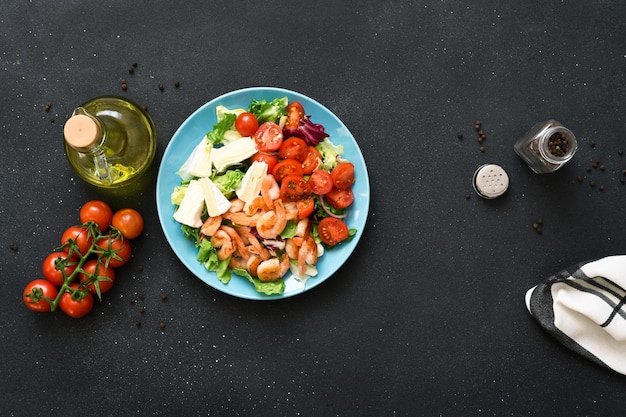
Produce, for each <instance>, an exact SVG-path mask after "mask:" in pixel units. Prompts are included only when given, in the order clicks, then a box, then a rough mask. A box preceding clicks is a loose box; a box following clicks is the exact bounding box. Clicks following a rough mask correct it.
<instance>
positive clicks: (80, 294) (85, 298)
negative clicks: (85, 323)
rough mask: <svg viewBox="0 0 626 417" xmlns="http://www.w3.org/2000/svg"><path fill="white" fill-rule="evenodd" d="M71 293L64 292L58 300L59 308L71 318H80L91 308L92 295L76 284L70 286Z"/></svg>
mask: <svg viewBox="0 0 626 417" xmlns="http://www.w3.org/2000/svg"><path fill="white" fill-rule="evenodd" d="M70 288H72V290H73V291H67V292H64V293H63V295H61V299H60V300H59V308H60V309H61V311H63V312H64V313H65V314H67V315H68V316H70V317H73V318H76V319H77V318H80V317H83V316H85V315H87V313H89V312H90V311H91V309H92V308H93V295H91V293H90V292H89V291H88V290H87V289H85V288H84V287H81V286H80V285H79V284H78V283H74V284H70Z"/></svg>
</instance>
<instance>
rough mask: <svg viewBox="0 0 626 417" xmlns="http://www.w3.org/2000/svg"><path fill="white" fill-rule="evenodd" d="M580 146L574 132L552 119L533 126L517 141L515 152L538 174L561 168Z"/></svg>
mask: <svg viewBox="0 0 626 417" xmlns="http://www.w3.org/2000/svg"><path fill="white" fill-rule="evenodd" d="M577 148H578V143H577V142H576V137H575V136H574V134H573V133H572V132H571V131H570V130H569V129H568V128H566V127H565V126H563V125H562V124H561V123H560V122H558V121H556V120H554V119H550V120H546V121H545V122H541V123H538V124H536V125H535V126H533V127H532V129H531V130H530V132H529V133H528V134H527V135H526V136H524V137H522V138H521V139H519V140H518V141H517V142H516V143H515V147H514V149H515V153H516V154H517V155H518V156H519V157H520V158H522V159H523V160H524V162H526V163H527V164H528V166H529V167H530V168H531V169H532V170H533V171H534V172H536V173H537V174H547V173H551V172H554V171H556V170H558V169H560V168H561V167H562V166H563V165H565V163H566V162H567V161H569V160H570V159H572V157H573V156H574V154H575V153H576V149H577Z"/></svg>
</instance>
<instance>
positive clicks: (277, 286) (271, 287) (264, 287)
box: [233, 268, 285, 295]
mask: <svg viewBox="0 0 626 417" xmlns="http://www.w3.org/2000/svg"><path fill="white" fill-rule="evenodd" d="M233 273H235V274H237V275H240V276H242V277H244V278H246V279H247V280H248V281H250V282H251V283H252V284H253V285H254V288H255V289H256V290H257V291H258V292H260V293H263V294H265V295H274V294H282V293H283V292H285V281H284V280H283V279H282V278H281V279H279V280H278V281H273V282H263V281H261V280H260V279H258V278H255V277H253V276H252V275H250V274H249V273H248V271H246V270H245V269H240V268H236V269H233Z"/></svg>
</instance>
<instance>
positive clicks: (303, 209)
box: [296, 198, 315, 219]
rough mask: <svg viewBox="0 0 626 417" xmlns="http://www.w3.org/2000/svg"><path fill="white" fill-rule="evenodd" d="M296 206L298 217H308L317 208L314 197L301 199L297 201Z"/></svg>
mask: <svg viewBox="0 0 626 417" xmlns="http://www.w3.org/2000/svg"><path fill="white" fill-rule="evenodd" d="M296 206H297V207H298V218H300V219H306V218H307V217H309V216H310V215H311V214H313V210H315V200H314V199H313V198H307V199H304V200H300V201H298V202H297V203H296Z"/></svg>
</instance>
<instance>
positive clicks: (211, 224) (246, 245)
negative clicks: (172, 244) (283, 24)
mask: <svg viewBox="0 0 626 417" xmlns="http://www.w3.org/2000/svg"><path fill="white" fill-rule="evenodd" d="M216 116H217V124H215V125H214V126H213V129H212V130H211V131H210V132H208V133H207V134H206V135H205V136H204V137H203V138H202V139H201V140H200V141H199V143H198V144H197V145H196V146H195V148H194V149H193V151H192V153H191V154H190V155H189V157H188V158H187V160H186V161H185V163H184V164H183V165H182V166H181V167H180V169H179V171H178V172H177V174H178V175H179V176H180V178H181V183H180V185H178V186H176V187H175V189H174V190H173V192H172V194H171V202H172V204H174V205H175V206H176V209H175V212H174V219H175V220H176V221H177V222H179V223H180V224H181V229H182V232H183V233H184V235H185V237H186V238H188V239H190V240H192V241H193V242H194V243H195V245H196V246H197V248H198V254H197V260H198V261H199V262H201V263H202V264H203V265H204V266H205V267H206V268H207V270H209V271H213V272H215V273H216V275H217V277H218V279H219V280H220V281H222V282H223V283H224V284H227V283H228V282H229V281H230V280H231V278H232V276H233V275H237V276H240V277H243V278H246V279H247V280H248V281H250V282H251V283H252V285H254V287H255V289H256V290H257V291H258V292H260V293H264V294H267V295H272V294H282V293H283V291H284V290H285V282H284V278H285V277H286V276H287V274H288V273H289V272H291V274H292V275H293V276H294V278H295V279H297V280H300V281H303V282H304V281H306V280H307V279H309V278H311V277H315V276H316V275H317V268H316V264H317V262H318V259H319V258H320V257H322V256H323V254H324V253H325V251H327V250H331V249H332V248H333V247H335V246H336V245H340V244H341V243H342V242H345V241H348V240H350V239H351V238H352V237H353V236H354V235H355V233H356V230H351V229H349V228H348V226H347V225H346V222H345V218H346V216H347V209H348V208H349V207H350V206H351V204H352V203H353V201H354V194H353V193H352V185H353V184H354V182H355V170H354V165H353V164H352V163H351V162H350V161H349V160H347V159H345V158H344V157H343V147H342V146H340V145H335V144H333V143H332V141H331V139H330V137H329V135H328V134H327V133H326V132H325V130H324V126H322V125H320V124H316V123H314V121H312V120H311V118H310V116H309V115H307V114H306V112H305V109H304V107H303V106H302V105H301V104H300V103H299V102H295V101H294V102H289V101H288V99H287V97H282V98H275V99H273V100H271V101H268V100H265V99H263V100H256V99H252V100H251V102H250V105H249V107H248V108H247V109H242V108H237V109H229V108H226V107H224V106H217V107H216Z"/></svg>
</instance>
